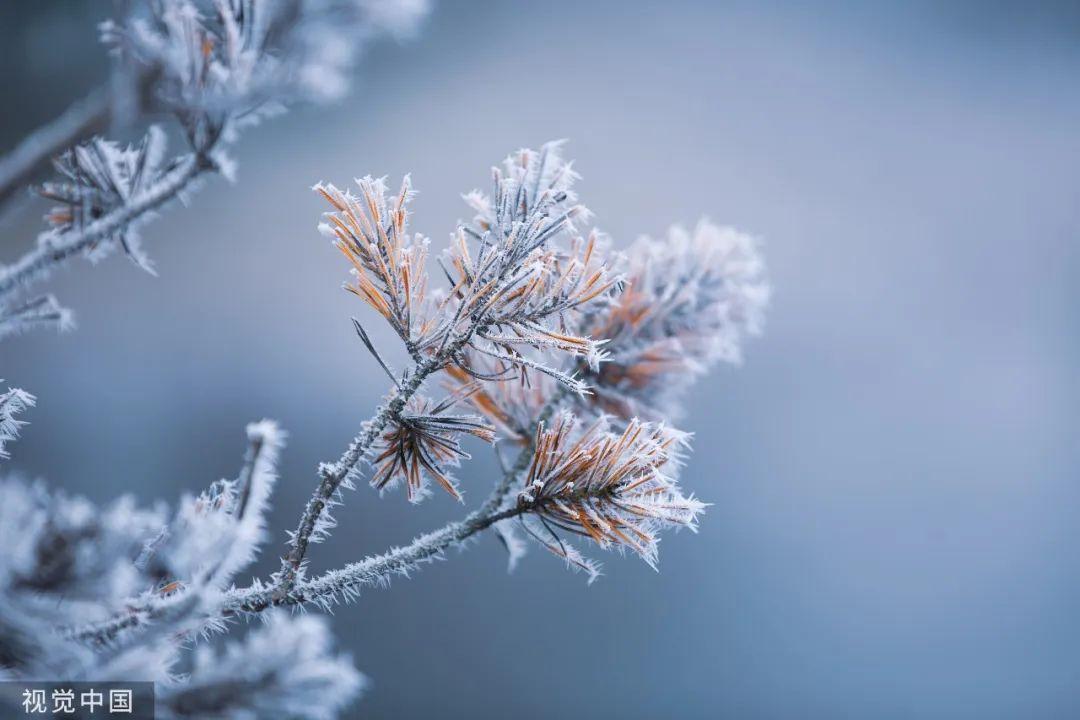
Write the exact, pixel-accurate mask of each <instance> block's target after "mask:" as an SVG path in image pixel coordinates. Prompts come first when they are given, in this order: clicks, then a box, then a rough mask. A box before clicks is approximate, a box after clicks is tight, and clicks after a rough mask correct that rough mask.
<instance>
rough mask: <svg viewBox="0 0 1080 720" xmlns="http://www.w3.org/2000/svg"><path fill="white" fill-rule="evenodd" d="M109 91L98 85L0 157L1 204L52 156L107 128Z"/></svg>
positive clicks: (25, 184)
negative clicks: (99, 87)
mask: <svg viewBox="0 0 1080 720" xmlns="http://www.w3.org/2000/svg"><path fill="white" fill-rule="evenodd" d="M109 108H110V100H109V92H108V91H107V90H105V89H97V90H95V91H93V92H91V93H90V94H89V95H87V96H86V97H85V98H83V99H81V100H79V101H78V102H76V103H74V104H73V105H72V106H71V107H69V108H68V109H67V110H65V111H64V112H63V113H62V114H60V115H58V116H57V117H56V118H54V119H53V120H51V121H49V122H48V123H46V124H45V125H42V126H41V127H40V128H38V129H37V130H34V131H33V132H32V133H30V134H29V135H27V136H26V137H25V138H23V140H22V141H21V142H20V143H19V144H18V145H16V146H15V148H14V149H12V150H11V151H10V152H9V153H8V154H7V155H5V156H3V157H2V158H0V205H3V203H5V202H6V201H7V200H8V199H9V198H11V197H12V196H13V195H14V194H15V193H17V192H19V191H20V190H22V189H24V188H25V187H26V186H27V184H29V183H30V182H31V181H32V180H33V179H34V176H35V175H36V174H37V173H38V172H40V171H41V170H42V168H44V167H45V166H46V165H47V164H48V162H49V160H51V159H52V158H53V157H55V156H56V155H58V154H60V153H61V152H62V151H64V150H66V149H67V148H69V147H72V146H74V145H78V144H79V143H81V142H84V141H85V140H87V139H88V138H90V137H92V136H94V135H97V134H98V133H102V132H104V131H105V130H106V126H107V125H108V122H109V112H110V110H109Z"/></svg>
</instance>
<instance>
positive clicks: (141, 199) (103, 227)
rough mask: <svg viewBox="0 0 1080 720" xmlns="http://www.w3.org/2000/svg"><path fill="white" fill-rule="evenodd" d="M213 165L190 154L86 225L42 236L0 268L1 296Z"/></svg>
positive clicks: (171, 195)
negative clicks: (146, 185)
mask: <svg viewBox="0 0 1080 720" xmlns="http://www.w3.org/2000/svg"><path fill="white" fill-rule="evenodd" d="M213 167H214V166H213V164H212V163H211V162H210V161H209V160H208V159H207V158H206V157H198V156H195V155H188V156H186V157H184V158H182V159H180V160H179V161H178V162H177V164H176V166H175V167H174V168H173V169H172V170H170V171H168V172H167V173H165V174H164V175H163V176H162V177H160V178H159V179H158V181H157V182H155V183H154V184H152V185H151V186H149V187H147V188H146V189H144V190H143V191H142V192H140V193H139V194H138V195H136V196H135V197H133V198H131V199H129V200H128V201H127V202H126V203H125V204H123V205H121V206H119V207H117V208H116V209H114V210H113V211H112V212H110V213H108V214H106V215H104V216H102V217H100V218H99V219H97V220H94V221H92V222H90V223H89V224H88V225H86V226H85V227H83V228H81V229H78V230H75V229H72V230H68V231H64V232H58V233H57V232H50V233H45V234H44V235H42V236H41V237H40V238H39V240H38V244H37V247H35V248H34V249H33V250H31V251H30V252H28V253H26V254H25V255H23V256H22V257H21V258H19V259H18V260H16V261H15V262H14V263H12V264H11V265H8V266H5V267H3V268H2V269H0V299H2V298H5V297H7V296H9V295H11V294H12V293H13V292H15V291H16V290H19V289H21V288H25V287H28V286H29V285H31V284H32V283H34V282H35V281H37V280H40V279H42V278H44V277H45V276H46V275H47V274H48V273H49V272H50V271H51V270H52V269H53V268H55V267H56V266H58V265H60V264H61V263H63V262H65V261H67V260H69V259H71V258H73V257H76V256H78V255H80V254H82V253H85V252H86V251H88V250H91V249H94V248H95V247H96V246H97V245H98V244H99V243H103V242H109V241H110V240H111V239H112V238H114V237H116V234H117V233H119V232H121V231H123V230H124V229H126V228H128V227H129V226H130V225H131V224H132V223H134V222H136V221H138V220H140V219H141V218H143V217H144V216H145V215H146V214H147V213H150V212H152V211H154V210H157V209H158V208H160V207H161V206H162V205H164V204H165V203H168V202H169V201H171V200H174V199H176V198H177V196H178V195H179V194H180V193H182V192H183V191H184V190H185V189H186V188H188V187H189V186H190V185H191V184H192V183H193V182H194V181H195V180H196V178H198V177H199V176H200V175H201V174H203V173H205V172H207V171H209V170H211V169H213Z"/></svg>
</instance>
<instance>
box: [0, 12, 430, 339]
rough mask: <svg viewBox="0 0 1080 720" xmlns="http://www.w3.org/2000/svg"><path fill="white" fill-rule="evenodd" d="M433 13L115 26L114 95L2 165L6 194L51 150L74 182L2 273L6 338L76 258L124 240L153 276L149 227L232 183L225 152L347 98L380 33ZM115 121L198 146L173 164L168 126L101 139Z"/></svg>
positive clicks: (168, 20)
mask: <svg viewBox="0 0 1080 720" xmlns="http://www.w3.org/2000/svg"><path fill="white" fill-rule="evenodd" d="M426 9H427V2H426V0H266V1H265V2H258V3H256V2H253V1H252V0H136V2H133V3H130V4H129V5H128V14H127V15H125V16H124V17H122V18H119V19H118V20H115V21H109V22H106V23H104V24H103V25H102V33H101V34H102V40H103V41H104V42H105V43H106V44H107V45H108V46H109V48H110V50H111V52H112V54H113V55H114V59H115V77H114V78H113V81H112V82H111V84H110V88H111V89H110V91H109V92H108V93H106V92H104V91H103V92H100V93H95V94H93V95H91V96H90V98H88V99H87V100H86V101H84V102H82V103H79V104H76V105H75V106H74V107H73V108H72V109H71V110H69V111H68V112H67V113H65V114H64V115H62V116H61V117H60V118H58V119H57V120H56V121H55V122H53V123H50V124H48V125H46V126H45V127H44V128H42V129H41V130H39V131H37V132H35V133H33V134H32V135H31V136H30V137H28V138H27V139H26V140H25V141H24V142H22V143H20V144H19V145H18V146H17V147H16V148H15V150H14V151H13V152H12V153H10V154H9V155H8V156H6V157H4V158H3V159H0V199H2V198H3V197H4V196H6V195H8V194H10V193H11V192H13V191H14V189H15V188H16V187H17V186H18V184H20V183H21V182H23V181H24V180H25V178H26V177H28V176H29V174H30V173H31V172H32V171H33V169H34V168H35V167H36V166H37V165H38V164H39V163H40V160H41V159H42V157H44V156H46V155H47V156H52V155H56V154H59V158H58V159H57V161H56V165H57V170H58V172H59V174H60V176H61V179H60V181H59V182H55V183H46V184H45V185H43V186H42V187H41V189H40V192H41V194H42V195H44V196H45V197H47V198H49V199H51V200H54V201H56V202H57V203H58V207H57V208H56V209H55V210H54V211H53V212H52V213H51V214H50V215H49V216H48V219H49V222H50V223H51V224H52V228H51V229H50V230H47V231H46V232H45V233H43V234H42V235H41V236H40V237H39V238H38V243H37V246H36V247H35V248H34V249H33V250H31V251H29V252H27V253H26V254H25V255H23V256H22V257H20V258H18V259H16V260H15V261H14V262H13V263H11V264H10V265H8V266H6V267H5V266H0V338H2V337H3V336H5V335H11V334H13V333H14V332H15V331H16V330H22V329H27V328H29V327H32V326H35V325H37V326H40V325H44V324H49V323H46V322H42V321H41V320H42V318H40V317H38V318H27V321H26V322H22V321H21V320H12V321H10V322H9V321H8V318H9V317H11V316H12V314H13V311H12V310H11V308H12V307H23V306H25V304H26V301H24V300H23V301H20V300H19V299H18V298H17V297H16V296H17V295H18V294H19V293H21V292H23V291H25V290H26V288H28V287H29V286H30V285H31V284H32V283H34V282H36V281H39V280H41V279H43V278H44V277H46V276H47V275H48V273H49V272H50V271H51V270H52V269H53V268H55V267H58V266H59V265H61V264H63V263H64V262H66V261H68V260H69V259H71V258H73V257H77V256H79V255H85V256H86V257H88V258H90V259H92V260H95V259H98V258H101V257H103V256H104V255H105V254H107V253H108V252H110V251H111V250H112V249H114V248H115V247H117V246H121V247H122V248H123V249H124V251H125V252H126V253H127V255H128V256H129V257H130V258H131V259H132V260H134V261H135V262H136V264H137V265H139V266H140V267H143V268H144V269H147V270H150V269H151V265H150V263H149V260H148V259H147V258H146V257H145V255H144V254H143V253H142V252H141V250H140V248H139V245H138V236H137V234H136V233H135V228H136V226H137V225H138V224H140V223H142V222H145V221H146V220H147V219H149V217H151V216H152V214H153V211H155V210H157V209H159V208H160V207H162V206H163V205H165V204H166V203H168V202H169V201H171V200H173V199H174V198H183V197H184V196H185V194H186V193H188V192H190V191H191V190H192V189H193V186H194V181H195V180H196V179H197V178H198V177H199V176H201V175H204V174H208V173H221V174H223V175H224V176H225V177H227V178H230V179H232V178H233V177H234V174H235V169H234V166H233V162H232V160H231V159H230V158H229V157H228V155H227V154H226V153H225V147H226V146H227V145H228V144H230V143H232V142H233V141H234V140H235V139H236V137H237V135H238V133H239V132H240V131H241V130H242V129H243V128H245V127H248V126H250V125H252V124H253V123H256V122H258V121H259V120H260V119H262V118H264V117H268V116H270V115H273V114H276V113H279V112H280V111H281V110H282V109H283V108H285V107H287V106H288V105H290V104H292V103H295V102H303V101H327V100H332V99H335V98H338V97H340V96H341V95H342V94H344V92H345V90H346V88H347V86H348V83H347V73H348V71H349V70H350V69H351V68H352V65H353V63H354V61H355V58H356V56H357V52H358V48H359V47H360V46H361V45H362V44H363V43H364V42H366V41H367V40H368V39H370V38H371V37H374V36H376V35H379V34H384V33H392V34H398V35H400V34H403V33H407V32H408V31H409V30H410V29H411V28H412V27H413V26H414V25H415V23H416V21H417V20H418V19H419V17H421V16H422V15H423V14H424V13H425V12H426ZM110 114H112V115H122V116H124V117H125V118H126V119H127V120H129V121H132V120H138V119H140V118H141V117H142V116H144V115H149V114H153V115H155V116H164V117H169V116H171V117H173V118H174V119H175V120H176V122H177V125H178V126H179V129H180V131H181V132H182V133H183V135H184V137H185V139H186V141H187V144H188V148H187V151H186V152H183V153H181V154H180V155H179V156H178V157H176V158H175V159H174V160H172V161H171V162H170V163H169V164H167V165H163V164H162V161H163V152H164V134H163V133H162V132H161V131H160V130H158V129H157V128H156V127H155V126H151V127H150V128H149V130H148V132H147V133H146V135H145V138H144V139H143V141H142V142H141V143H140V144H139V145H137V146H136V147H132V148H128V149H121V148H120V147H119V146H117V145H116V144H114V143H111V142H107V141H105V140H102V139H100V138H89V139H88V138H87V135H88V134H90V132H91V131H97V130H100V129H102V128H100V127H99V126H100V125H103V124H104V122H105V121H106V119H107V118H108V117H109V115H110ZM132 116H134V118H133V117H132ZM65 317H70V315H66V316H65ZM52 324H54V325H57V326H60V325H62V323H59V322H57V323H52ZM12 327H14V328H15V329H14V330H12V329H11V328H12Z"/></svg>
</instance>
